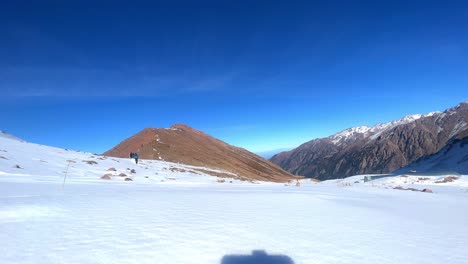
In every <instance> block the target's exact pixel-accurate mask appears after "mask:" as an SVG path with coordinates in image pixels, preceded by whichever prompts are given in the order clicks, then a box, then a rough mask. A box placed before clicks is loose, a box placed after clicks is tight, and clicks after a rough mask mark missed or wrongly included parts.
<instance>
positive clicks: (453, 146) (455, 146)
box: [395, 129, 468, 175]
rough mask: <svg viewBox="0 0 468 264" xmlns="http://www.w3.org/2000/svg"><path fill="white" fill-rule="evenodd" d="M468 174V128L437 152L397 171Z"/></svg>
mask: <svg viewBox="0 0 468 264" xmlns="http://www.w3.org/2000/svg"><path fill="white" fill-rule="evenodd" d="M408 172H414V173H416V174H421V173H423V174H425V175H428V174H437V175H440V174H449V173H460V174H468V129H467V130H465V131H463V132H461V133H459V134H458V135H457V136H456V137H454V138H453V139H451V140H450V141H449V142H448V143H447V145H445V147H443V148H442V149H441V150H440V151H438V152H437V153H435V154H432V155H429V156H425V157H422V158H421V159H419V160H417V161H415V162H413V163H411V164H410V165H408V166H406V167H404V168H402V169H399V170H397V171H395V173H398V174H401V173H408Z"/></svg>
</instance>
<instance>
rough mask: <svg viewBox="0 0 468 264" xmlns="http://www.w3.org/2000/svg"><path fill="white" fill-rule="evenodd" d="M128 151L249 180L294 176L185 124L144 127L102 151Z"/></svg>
mask: <svg viewBox="0 0 468 264" xmlns="http://www.w3.org/2000/svg"><path fill="white" fill-rule="evenodd" d="M130 152H137V153H138V154H139V156H140V157H141V158H143V159H153V160H165V161H170V162H179V163H183V164H189V165H194V166H206V167H211V168H218V169H221V170H225V171H229V172H232V173H235V174H237V175H239V177H244V178H246V179H248V180H264V181H275V182H283V181H288V180H289V179H292V178H293V177H294V176H293V175H291V174H290V173H288V172H286V171H284V170H283V169H281V168H280V167H279V166H277V165H275V164H273V163H272V162H270V161H267V160H265V159H263V158H261V157H259V156H257V155H255V154H253V153H251V152H249V151H247V150H245V149H242V148H238V147H234V146H231V145H228V144H226V143H225V142H223V141H221V140H218V139H216V138H213V137H211V136H209V135H207V134H205V133H203V132H201V131H198V130H196V129H193V128H191V127H189V126H187V125H184V124H178V125H174V126H172V127H171V128H167V129H166V128H146V129H144V130H142V131H141V132H139V133H137V134H135V135H133V136H132V137H130V138H128V139H126V140H124V141H123V142H121V143H120V144H118V145H117V146H115V147H114V148H112V149H111V150H109V151H107V152H105V153H104V155H106V156H112V157H128V155H129V153H130ZM221 176H222V175H221Z"/></svg>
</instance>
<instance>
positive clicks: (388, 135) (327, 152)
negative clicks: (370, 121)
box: [271, 102, 468, 180]
mask: <svg viewBox="0 0 468 264" xmlns="http://www.w3.org/2000/svg"><path fill="white" fill-rule="evenodd" d="M467 128H468V102H464V103H461V104H460V105H458V106H456V107H454V108H450V109H448V110H446V111H444V112H433V113H430V114H427V115H411V116H406V117H404V118H402V119H400V120H397V121H393V122H390V123H385V124H379V125H377V126H374V127H367V126H362V127H355V128H350V129H346V130H344V131H341V132H339V133H337V134H335V135H332V136H330V137H327V138H321V139H315V140H312V141H309V142H307V143H305V144H303V145H301V146H299V147H298V148H296V149H294V150H291V151H288V152H282V153H279V154H277V155H275V156H273V157H272V158H271V161H272V162H274V163H276V164H278V165H279V166H281V167H282V168H284V169H285V170H287V171H289V172H291V173H293V174H296V175H304V176H306V177H311V178H317V179H320V180H327V179H337V178H344V177H347V176H351V175H357V174H371V173H389V172H392V171H394V170H396V169H399V168H401V167H403V166H406V165H408V164H410V163H412V162H414V161H416V160H418V159H419V158H421V157H423V156H428V155H431V154H434V153H436V152H438V151H439V150H441V149H442V148H443V147H444V146H445V145H446V144H447V143H448V142H449V141H450V140H451V139H452V138H454V137H456V136H457V135H458V134H459V133H460V132H462V131H464V130H465V129H467Z"/></svg>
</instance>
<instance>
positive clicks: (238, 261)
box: [221, 250, 294, 264]
mask: <svg viewBox="0 0 468 264" xmlns="http://www.w3.org/2000/svg"><path fill="white" fill-rule="evenodd" d="M221 264H294V261H293V260H292V259H291V258H290V257H288V256H285V255H268V254H267V253H266V252H265V251H264V250H254V251H252V255H226V256H224V257H223V258H222V259H221Z"/></svg>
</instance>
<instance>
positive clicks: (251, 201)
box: [0, 137, 468, 264]
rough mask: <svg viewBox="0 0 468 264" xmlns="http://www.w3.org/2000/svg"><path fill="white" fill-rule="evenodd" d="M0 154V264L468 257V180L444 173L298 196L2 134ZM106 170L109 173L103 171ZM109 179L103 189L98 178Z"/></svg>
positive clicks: (323, 188)
mask: <svg viewBox="0 0 468 264" xmlns="http://www.w3.org/2000/svg"><path fill="white" fill-rule="evenodd" d="M0 156H1V157H3V158H1V157H0V263H139V264H144V263H152V264H153V263H170V264H184V263H193V264H211V263H213V264H215V263H216V264H228V263H229V264H232V263H235V264H248V263H252V262H248V260H249V259H251V260H252V259H254V258H255V259H256V260H259V261H257V262H255V263H258V264H265V263H269V264H289V263H291V262H290V261H286V259H289V260H291V261H293V263H295V264H315V263H327V264H330V263H359V264H365V263H372V264H375V263H455V264H456V263H466V260H467V259H468V251H466V248H467V247H468V228H467V227H466V223H467V222H468V211H467V209H468V184H467V183H468V180H467V177H466V176H460V177H459V178H458V179H456V180H454V181H453V182H446V183H436V182H437V181H441V180H442V179H443V178H444V177H442V176H440V177H438V178H437V177H433V178H429V179H424V180H420V179H419V178H424V177H423V176H408V177H405V176H403V177H401V176H398V177H392V178H384V179H379V180H374V181H370V182H366V183H364V182H363V177H364V176H355V177H351V178H347V179H344V180H334V181H326V182H322V183H314V182H312V181H310V180H303V181H301V186H300V187H296V185H295V184H291V185H287V186H285V185H284V184H275V183H256V184H253V183H249V182H245V181H238V180H231V179H226V181H225V182H224V183H219V182H218V181H217V180H218V178H216V177H212V176H209V175H206V174H204V173H202V172H200V171H198V170H196V169H197V168H196V167H192V166H184V165H179V164H173V163H166V162H160V161H142V162H141V164H139V165H136V164H134V163H133V162H132V161H131V160H130V159H114V158H105V157H101V156H98V155H93V154H90V153H82V152H75V151H71V150H68V151H66V150H61V149H57V148H51V147H45V146H40V145H35V144H30V143H26V142H21V141H20V140H17V139H12V138H7V137H0ZM67 160H73V161H75V162H68V161H67ZM83 160H85V161H95V162H97V164H93V163H92V164H89V163H88V162H83ZM68 164H70V167H69V169H68V174H67V175H68V176H67V181H66V183H65V185H64V186H63V179H64V175H65V173H64V171H66V167H67V166H68ZM16 165H18V166H19V167H20V168H17V167H16ZM111 167H112V168H115V169H116V171H107V169H109V168H111ZM127 168H128V169H127ZM131 169H134V170H135V171H136V173H129V171H130V170H131ZM204 169H205V170H209V168H204ZM106 173H111V174H112V175H113V176H112V177H111V180H102V179H100V177H101V176H102V175H104V174H106ZM120 173H125V174H128V175H129V176H128V177H129V178H132V179H133V181H124V178H127V177H120V176H117V175H118V174H120ZM231 181H232V183H230V182H231ZM396 186H405V187H409V186H416V187H417V189H422V188H431V189H432V190H433V191H434V193H423V192H414V191H402V190H396V189H393V188H394V187H396ZM255 250H264V251H265V252H266V254H268V256H273V257H272V258H274V259H276V262H268V261H267V258H268V257H265V256H264V255H261V254H260V255H259V254H258V253H256V257H252V251H255ZM241 256H243V257H241ZM274 256H276V257H274ZM281 256H282V257H281Z"/></svg>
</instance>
